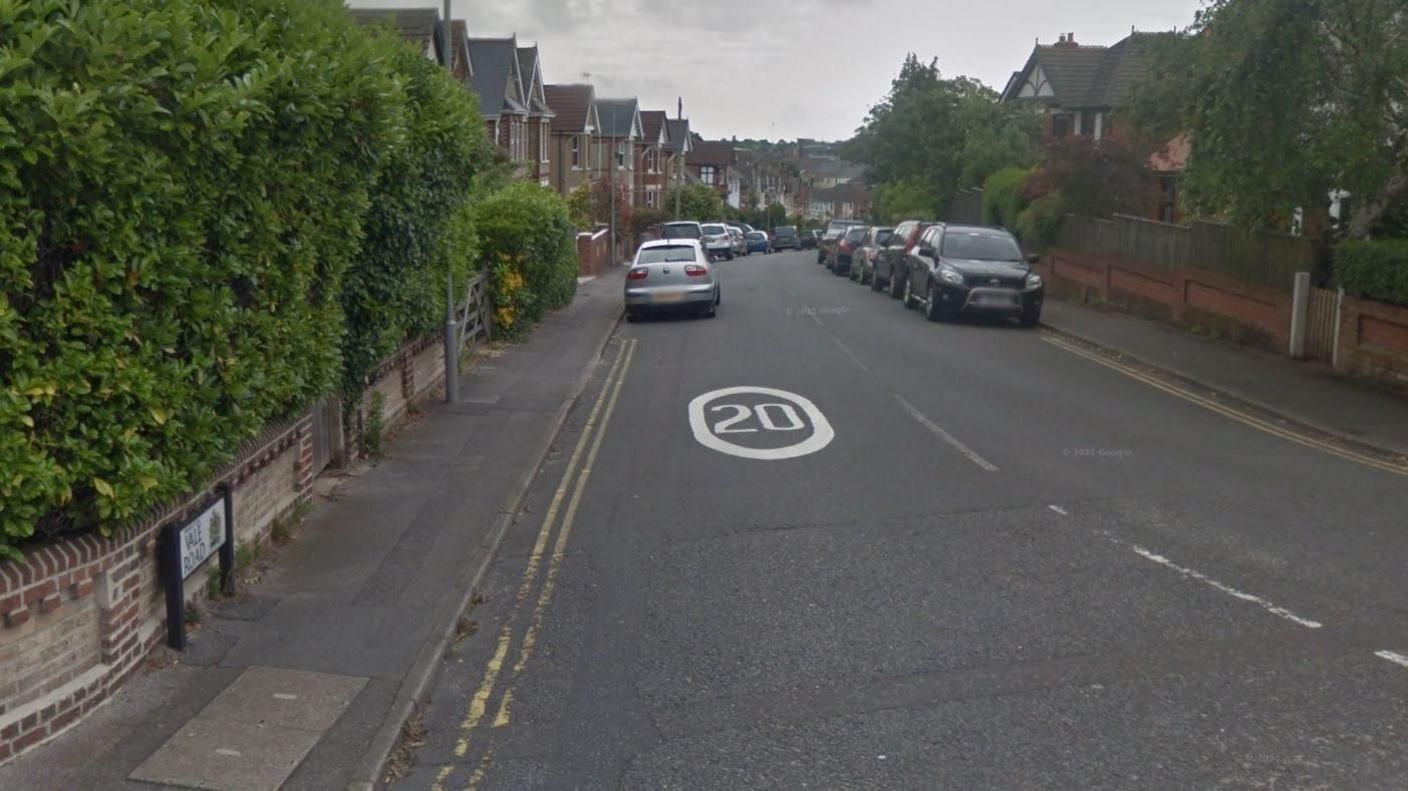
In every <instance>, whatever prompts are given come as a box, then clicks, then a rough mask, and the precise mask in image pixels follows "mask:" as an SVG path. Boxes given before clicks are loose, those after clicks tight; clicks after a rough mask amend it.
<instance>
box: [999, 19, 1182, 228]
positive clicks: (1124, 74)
mask: <svg viewBox="0 0 1408 791" xmlns="http://www.w3.org/2000/svg"><path fill="white" fill-rule="evenodd" d="M1165 35H1168V34H1165V33H1133V34H1131V35H1130V36H1129V37H1128V38H1125V39H1124V40H1122V41H1120V42H1118V43H1116V44H1112V45H1111V46H1108V47H1098V46H1094V47H1093V46H1084V45H1081V44H1078V43H1076V39H1075V34H1074V33H1068V34H1066V35H1063V36H1061V37H1060V38H1059V39H1058V40H1057V42H1056V43H1055V44H1037V45H1036V47H1035V48H1034V49H1033V50H1032V54H1031V56H1030V57H1029V58H1027V63H1026V65H1025V66H1023V67H1022V68H1021V69H1020V70H1019V71H1016V72H1013V73H1012V77H1011V78H1010V79H1009V80H1008V81H1007V87H1006V88H1005V89H1003V91H1002V101H1004V102H1018V103H1023V104H1029V105H1031V106H1032V107H1033V108H1034V109H1035V110H1036V111H1037V112H1040V113H1041V115H1042V136H1043V138H1044V139H1045V140H1046V141H1047V142H1050V141H1053V140H1062V139H1065V138H1068V137H1072V136H1082V137H1087V138H1090V139H1092V140H1105V139H1107V138H1118V137H1119V131H1120V130H1119V129H1118V128H1117V126H1116V122H1115V120H1114V114H1115V112H1116V111H1117V110H1118V109H1119V107H1120V105H1121V104H1122V103H1123V102H1124V101H1125V99H1126V98H1127V97H1128V95H1129V92H1130V90H1131V89H1132V88H1133V87H1134V86H1135V85H1136V84H1137V83H1138V82H1139V80H1140V79H1142V78H1143V77H1144V75H1145V74H1146V73H1148V70H1149V58H1148V50H1149V45H1150V44H1152V43H1153V42H1155V41H1156V40H1158V39H1159V38H1160V37H1162V36H1165ZM1187 142H1188V141H1187V139H1186V138H1180V139H1176V140H1174V141H1172V142H1170V143H1169V145H1168V146H1167V147H1166V148H1165V149H1164V150H1163V151H1161V152H1159V153H1158V154H1156V155H1155V156H1154V157H1153V158H1152V159H1151V160H1150V163H1149V165H1150V169H1151V170H1153V171H1154V173H1155V176H1156V177H1157V179H1158V193H1159V195H1158V197H1157V198H1156V199H1155V200H1154V201H1152V207H1151V210H1150V215H1151V218H1152V219H1157V220H1163V221H1165V222H1174V221H1176V220H1177V209H1176V203H1177V201H1176V197H1177V182H1178V176H1179V174H1180V173H1181V171H1182V170H1183V163H1184V161H1185V160H1186V158H1187V153H1188V145H1187Z"/></svg>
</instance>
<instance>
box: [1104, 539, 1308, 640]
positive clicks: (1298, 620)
mask: <svg viewBox="0 0 1408 791" xmlns="http://www.w3.org/2000/svg"><path fill="white" fill-rule="evenodd" d="M1110 540H1111V541H1114V542H1115V543H1117V544H1122V543H1124V542H1122V541H1119V540H1118V539H1114V538H1111V539H1110ZM1127 546H1128V547H1129V548H1130V549H1132V550H1134V554H1136V555H1138V556H1140V557H1142V558H1144V559H1145V560H1152V561H1153V562H1155V563H1158V564H1159V565H1161V566H1164V567H1166V568H1170V569H1173V570H1174V571H1176V572H1178V573H1179V574H1182V575H1183V576H1185V577H1188V578H1189V579H1195V580H1197V581H1198V582H1201V583H1203V584H1205V585H1208V586H1211V587H1213V588H1216V589H1217V590H1220V591H1222V592H1223V593H1226V594H1227V595H1229V596H1232V597H1234V598H1238V599H1241V600H1242V601H1248V602H1251V603H1252V604H1255V605H1257V606H1258V607H1260V608H1262V609H1263V610H1266V611H1267V612H1269V613H1271V614H1272V615H1275V616H1277V617H1279V618H1285V619H1286V620H1288V621H1290V622H1291V623H1294V624H1298V625H1300V626H1304V627H1305V628H1307V629H1319V628H1320V627H1321V623H1320V622H1319V621H1312V620H1310V619H1309V618H1302V617H1300V616H1299V615H1296V614H1295V613H1293V612H1291V611H1290V610H1287V609H1286V608H1285V607H1278V606H1276V605H1275V604H1272V603H1271V602H1269V601H1267V600H1266V599H1263V598H1261V597H1260V596H1254V595H1252V594H1250V593H1246V592H1244V591H1239V590H1237V589H1236V588H1234V587H1232V586H1231V585H1226V584H1224V583H1221V582H1218V581H1217V580H1215V579H1213V578H1211V577H1209V576H1207V575H1206V574H1203V573H1202V572H1200V571H1194V570H1193V569H1190V568H1187V567H1185V566H1180V565H1178V564H1177V563H1174V562H1173V561H1171V560H1169V559H1168V558H1166V557H1164V556H1163V555H1159V554H1156V553H1154V552H1150V551H1149V550H1147V549H1145V548H1144V547H1141V546H1138V545H1136V544H1128V545H1127Z"/></svg>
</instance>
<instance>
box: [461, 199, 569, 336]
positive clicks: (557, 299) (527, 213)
mask: <svg viewBox="0 0 1408 791" xmlns="http://www.w3.org/2000/svg"><path fill="white" fill-rule="evenodd" d="M473 220H474V229H475V232H476V233H477V234H478V235H479V243H480V256H481V261H482V265H483V268H484V270H485V271H486V272H488V273H489V286H490V293H491V296H492V299H493V304H494V327H495V330H496V331H497V332H498V333H500V334H502V335H505V336H508V337H517V336H518V335H521V334H522V333H523V332H524V331H525V330H527V329H528V328H529V327H531V326H532V325H533V323H534V322H536V321H538V320H539V319H540V318H542V316H543V313H544V312H545V311H548V310H552V309H554V308H560V307H562V306H563V305H566V304H567V303H568V302H571V301H572V296H573V295H574V294H575V293H576V291H577V272H578V271H579V268H578V262H577V246H576V241H575V239H576V233H575V231H574V229H573V227H572V221H571V220H570V219H569V218H568V212H567V203H566V201H564V200H563V199H562V198H560V197H558V195H557V193H555V192H553V191H552V190H549V189H546V188H544V187H540V186H538V185H537V184H531V183H528V182H516V183H514V184H510V185H508V186H506V187H504V188H502V189H500V190H498V191H497V192H495V193H494V194H493V195H490V196H489V197H487V198H485V199H484V200H483V201H481V202H479V203H478V204H476V205H475V207H474V215H473Z"/></svg>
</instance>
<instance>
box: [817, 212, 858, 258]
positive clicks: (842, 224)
mask: <svg viewBox="0 0 1408 791" xmlns="http://www.w3.org/2000/svg"><path fill="white" fill-rule="evenodd" d="M864 224H865V223H863V222H861V221H860V220H832V221H831V222H829V223H827V224H826V231H825V232H823V233H822V234H821V238H820V239H818V240H817V243H816V262H817V263H818V264H825V265H826V268H827V269H830V268H831V258H832V254H833V253H835V252H836V245H838V244H840V242H841V237H842V236H845V235H846V231H849V230H851V229H852V228H854V227H856V226H857V225H864Z"/></svg>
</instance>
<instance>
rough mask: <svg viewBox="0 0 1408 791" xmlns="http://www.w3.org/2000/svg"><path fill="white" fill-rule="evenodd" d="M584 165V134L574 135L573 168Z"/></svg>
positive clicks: (576, 168)
mask: <svg viewBox="0 0 1408 791" xmlns="http://www.w3.org/2000/svg"><path fill="white" fill-rule="evenodd" d="M581 167H582V136H581V135H572V169H573V170H578V169H580V168H581Z"/></svg>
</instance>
